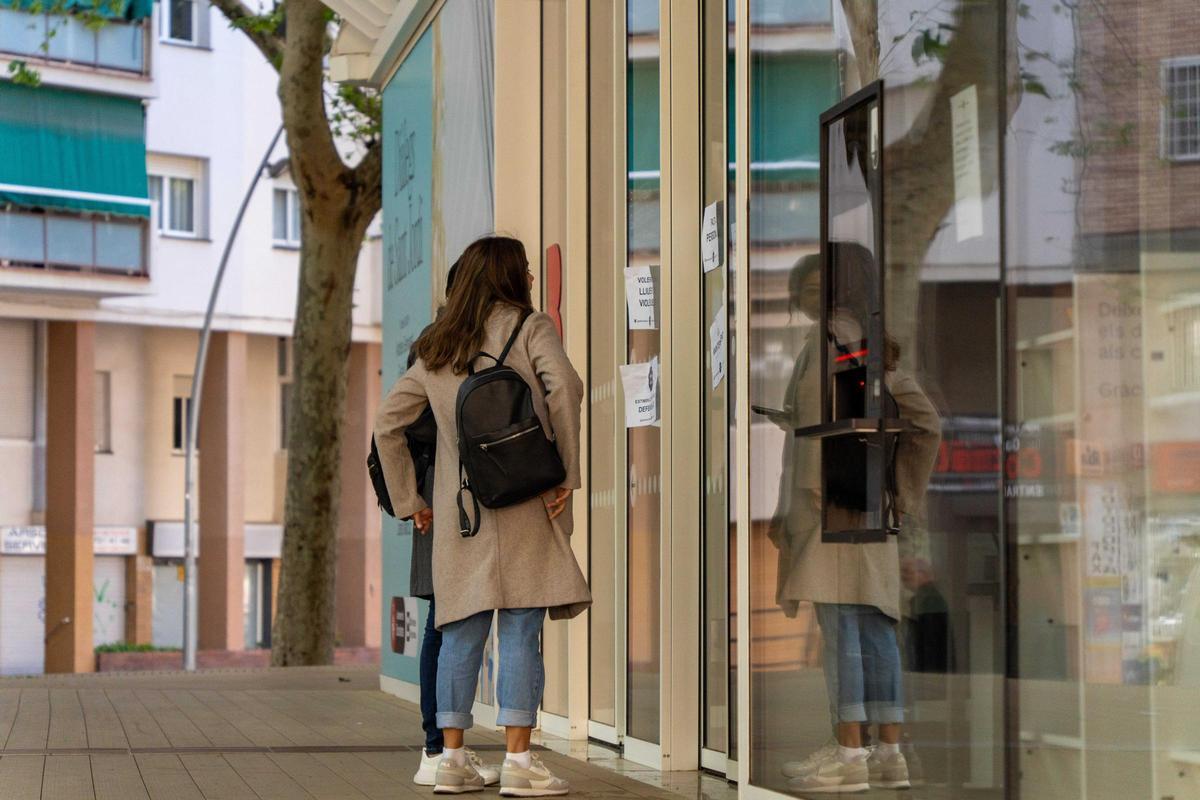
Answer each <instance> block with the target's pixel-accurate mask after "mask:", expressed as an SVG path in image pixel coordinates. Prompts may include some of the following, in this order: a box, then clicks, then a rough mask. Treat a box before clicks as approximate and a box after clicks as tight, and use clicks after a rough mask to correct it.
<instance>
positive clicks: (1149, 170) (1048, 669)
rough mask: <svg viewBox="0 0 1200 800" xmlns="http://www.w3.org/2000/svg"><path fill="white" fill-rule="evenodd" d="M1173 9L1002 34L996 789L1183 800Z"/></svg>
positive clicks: (1185, 698)
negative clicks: (1003, 664) (1006, 563)
mask: <svg viewBox="0 0 1200 800" xmlns="http://www.w3.org/2000/svg"><path fill="white" fill-rule="evenodd" d="M1194 12H1195V8H1194V6H1193V5H1191V4H1187V3H1184V2H1165V3H1153V4H1146V3H1128V2H1126V3H1118V4H1115V5H1112V6H1103V7H1102V6H1098V5H1095V4H1083V5H1080V6H1074V5H1072V6H1063V7H1057V6H1053V5H1051V4H1048V3H1034V4H1032V5H1031V6H1030V7H1028V8H1025V9H1023V10H1022V12H1021V13H1020V14H1018V16H1017V19H1016V23H1015V24H1016V35H1017V39H1018V41H1019V42H1020V45H1019V46H1018V47H1017V48H1015V50H1014V51H1013V52H1011V53H1010V58H1011V59H1013V60H1014V62H1015V63H1014V65H1013V66H1014V69H1016V70H1019V74H1020V75H1021V76H1022V80H1023V89H1024V91H1023V94H1022V96H1021V98H1020V101H1019V104H1018V105H1017V107H1016V109H1015V110H1014V111H1013V114H1012V116H1013V121H1012V123H1011V124H1010V125H1009V128H1008V135H1007V136H1006V138H1005V140H1004V145H1005V151H1006V155H1007V164H1008V170H1007V175H1006V177H1007V180H1008V205H1007V210H1008V219H1009V224H1008V226H1007V227H1006V244H1007V250H1008V262H1007V264H1006V281H1005V290H1006V296H1007V302H1008V317H1009V321H1008V337H1007V340H1006V342H1005V351H1006V356H1007V372H1006V377H1007V381H1008V388H1007V399H1008V414H1007V416H1006V419H1005V439H1004V451H1005V452H1004V459H1005V460H1004V467H1005V471H1006V479H1007V480H1006V497H1007V518H1008V527H1009V530H1008V536H1009V542H1010V545H1011V548H1012V549H1011V550H1010V552H1011V553H1012V554H1013V556H1014V558H1013V561H1012V568H1013V569H1014V570H1015V583H1016V587H1017V591H1016V595H1015V601H1016V602H1015V606H1016V620H1015V622H1016V632H1017V635H1016V639H1015V642H1013V647H1014V649H1015V652H1014V653H1013V654H1012V660H1013V661H1014V662H1015V663H1014V666H1015V669H1016V671H1017V676H1018V677H1019V678H1020V681H1019V687H1020V689H1019V692H1018V694H1017V696H1016V697H1015V698H1014V706H1015V707H1014V708H1013V709H1012V713H1013V714H1014V716H1015V718H1016V720H1017V726H1018V727H1019V730H1020V734H1021V737H1022V744H1023V746H1022V747H1021V749H1020V751H1019V752H1020V762H1019V771H1020V776H1021V779H1020V793H1019V796H1020V797H1029V798H1032V797H1051V798H1060V797H1061V798H1087V800H1091V799H1092V798H1116V797H1191V796H1196V795H1197V794H1198V793H1200V778H1198V777H1197V775H1196V773H1195V767H1194V763H1195V762H1194V761H1189V759H1190V758H1192V756H1191V755H1190V754H1195V753H1197V752H1200V729H1198V728H1197V726H1196V725H1195V724H1193V723H1192V721H1191V720H1190V717H1192V716H1193V713H1192V710H1193V709H1194V708H1196V706H1197V704H1198V703H1200V694H1198V689H1200V477H1198V476H1200V441H1198V440H1200V435H1198V434H1197V431H1200V392H1198V391H1197V390H1198V389H1200V386H1198V384H1197V382H1196V380H1195V376H1196V375H1197V367H1198V366H1200V348H1198V340H1197V335H1196V332H1197V319H1200V314H1198V309H1200V236H1198V235H1197V232H1198V231H1200V164H1197V163H1195V161H1194V160H1192V161H1189V159H1188V158H1187V149H1188V147H1189V142H1195V141H1196V139H1195V134H1196V132H1197V131H1198V130H1200V128H1198V127H1197V124H1196V119H1197V118H1198V115H1197V108H1198V106H1197V98H1198V97H1200V94H1197V93H1196V90H1195V87H1196V85H1197V82H1196V76H1197V74H1200V71H1197V70H1196V69H1195V67H1194V65H1195V64H1196V63H1200V59H1198V58H1197V57H1198V56H1200V28H1197V26H1196V24H1195V21H1194V17H1195V14H1194ZM1189 137H1190V138H1189ZM1118 720H1119V722H1118ZM1189 764H1192V765H1193V766H1189Z"/></svg>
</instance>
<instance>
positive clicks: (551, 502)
mask: <svg viewBox="0 0 1200 800" xmlns="http://www.w3.org/2000/svg"><path fill="white" fill-rule="evenodd" d="M570 499H571V490H570V489H566V488H564V487H562V486H560V487H558V488H557V489H555V490H554V491H553V492H547V493H546V494H544V495H542V500H543V501H544V502H545V503H546V512H547V513H548V514H549V515H550V519H555V518H557V517H558V516H559V515H560V514H562V513H563V512H564V511H566V510H567V501H568V500H570Z"/></svg>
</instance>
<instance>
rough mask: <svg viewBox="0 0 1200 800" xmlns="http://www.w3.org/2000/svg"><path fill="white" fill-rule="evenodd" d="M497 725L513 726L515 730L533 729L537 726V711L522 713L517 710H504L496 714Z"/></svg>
mask: <svg viewBox="0 0 1200 800" xmlns="http://www.w3.org/2000/svg"><path fill="white" fill-rule="evenodd" d="M496 724H497V725H511V726H513V727H514V728H532V727H533V726H534V725H536V724H537V712H536V711H520V710H518V709H515V708H502V709H500V711H499V712H498V713H497V714H496Z"/></svg>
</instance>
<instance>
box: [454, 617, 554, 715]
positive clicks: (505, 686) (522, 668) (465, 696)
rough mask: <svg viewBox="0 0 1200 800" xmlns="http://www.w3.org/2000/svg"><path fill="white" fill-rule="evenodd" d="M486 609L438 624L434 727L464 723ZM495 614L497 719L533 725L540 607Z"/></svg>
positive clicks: (488, 623)
mask: <svg viewBox="0 0 1200 800" xmlns="http://www.w3.org/2000/svg"><path fill="white" fill-rule="evenodd" d="M492 613H493V612H491V611H481V612H479V613H478V614H474V615H472V616H470V617H467V618H466V619H460V620H458V621H457V622H451V623H449V624H447V625H443V626H442V653H441V658H439V659H438V675H437V724H438V727H439V728H464V729H465V728H469V727H471V726H472V725H473V724H474V722H475V720H474V718H473V717H472V716H471V707H472V706H473V704H474V703H475V687H476V684H477V683H478V681H479V667H480V665H481V664H482V662H483V647H484V645H485V644H486V643H487V638H488V634H489V633H491V630H492ZM499 616H500V623H499V627H500V631H499V633H500V685H499V686H498V687H496V694H497V698H498V700H499V702H500V711H499V713H498V714H497V715H496V724H497V725H513V726H517V727H526V728H528V727H532V726H533V724H534V723H535V722H536V720H537V710H538V706H540V705H541V704H542V688H543V687H544V685H545V682H546V674H545V669H544V668H543V666H542V651H541V646H540V641H541V634H542V622H543V620H545V618H546V609H544V608H502V609H500V610H499Z"/></svg>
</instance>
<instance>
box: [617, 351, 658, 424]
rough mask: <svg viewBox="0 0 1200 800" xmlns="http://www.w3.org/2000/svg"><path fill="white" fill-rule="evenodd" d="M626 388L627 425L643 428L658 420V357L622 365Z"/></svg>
mask: <svg viewBox="0 0 1200 800" xmlns="http://www.w3.org/2000/svg"><path fill="white" fill-rule="evenodd" d="M621 384H622V386H623V387H624V389H625V427H626V428H642V427H645V426H647V425H653V424H654V423H656V422H658V357H657V356H656V357H654V358H653V359H651V360H650V361H645V362H642V363H641V364H622V365H621Z"/></svg>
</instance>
